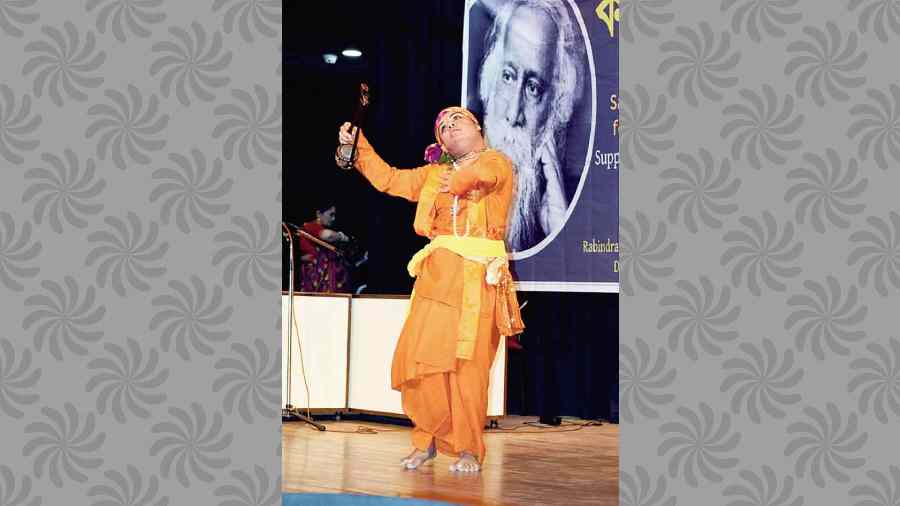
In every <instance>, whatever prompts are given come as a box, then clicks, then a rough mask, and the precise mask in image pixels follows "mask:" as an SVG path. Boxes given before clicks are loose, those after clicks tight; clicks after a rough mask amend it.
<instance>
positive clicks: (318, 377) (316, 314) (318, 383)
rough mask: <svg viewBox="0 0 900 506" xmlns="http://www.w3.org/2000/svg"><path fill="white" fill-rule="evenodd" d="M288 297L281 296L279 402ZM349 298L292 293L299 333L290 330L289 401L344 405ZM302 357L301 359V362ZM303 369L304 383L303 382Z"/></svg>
mask: <svg viewBox="0 0 900 506" xmlns="http://www.w3.org/2000/svg"><path fill="white" fill-rule="evenodd" d="M288 302H289V297H288V296H287V295H283V296H282V297H281V315H282V319H281V322H282V325H281V336H282V348H281V349H282V353H281V364H282V365H281V367H282V376H281V378H282V380H281V381H282V389H281V400H282V403H285V402H286V401H287V388H285V384H284V382H285V378H286V377H287V367H288V353H287V350H288V325H289V324H290V322H291V319H290V317H289V313H288V311H289V304H288ZM349 312H350V298H349V297H348V296H311V295H295V296H294V315H295V316H296V322H297V326H298V327H299V333H298V332H297V331H296V330H294V332H293V339H292V341H293V348H292V350H293V351H292V356H291V369H292V371H291V372H290V378H291V380H290V381H291V404H293V405H294V406H295V407H298V408H306V407H307V395H306V386H308V387H309V405H308V407H310V408H328V409H330V408H337V409H343V408H345V407H346V406H347V345H348V343H347V336H348V331H349V328H348V325H349V320H350V317H349ZM301 359H302V361H301ZM304 372H305V379H306V382H305V383H306V385H304Z"/></svg>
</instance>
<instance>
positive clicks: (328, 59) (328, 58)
mask: <svg viewBox="0 0 900 506" xmlns="http://www.w3.org/2000/svg"><path fill="white" fill-rule="evenodd" d="M322 58H323V59H324V60H325V63H327V64H329V65H334V64H335V63H337V55H336V54H334V53H325V54H323V55H322Z"/></svg>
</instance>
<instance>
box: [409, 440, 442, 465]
mask: <svg viewBox="0 0 900 506" xmlns="http://www.w3.org/2000/svg"><path fill="white" fill-rule="evenodd" d="M436 456H437V450H435V448H434V442H432V443H431V446H429V447H428V449H427V450H420V449H418V448H416V449H414V450H413V451H412V453H410V454H409V455H407V456H406V458H405V459H403V460H401V461H400V464H401V465H403V467H405V468H406V469H415V468H417V467H419V466H421V465H422V464H424V463H425V462H428V461H429V460H431V459H433V458H434V457H436Z"/></svg>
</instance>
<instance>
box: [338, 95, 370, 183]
mask: <svg viewBox="0 0 900 506" xmlns="http://www.w3.org/2000/svg"><path fill="white" fill-rule="evenodd" d="M368 106H369V85H368V84H366V83H360V84H359V102H358V103H357V104H356V112H354V113H353V121H351V122H350V126H351V128H352V127H356V134H355V135H354V136H353V144H341V145H340V146H338V147H337V150H336V151H335V153H334V161H335V162H336V163H337V166H338V167H340V168H342V169H344V170H350V169H352V168H353V166H354V165H355V164H356V161H357V160H358V159H359V153H358V152H357V151H356V145H357V143H358V142H359V133H360V131H361V130H362V122H363V118H364V117H365V113H366V108H367V107H368Z"/></svg>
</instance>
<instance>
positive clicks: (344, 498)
mask: <svg viewBox="0 0 900 506" xmlns="http://www.w3.org/2000/svg"><path fill="white" fill-rule="evenodd" d="M281 497H282V501H281V504H282V506H300V505H301V504H302V505H304V506H306V505H315V506H345V505H346V506H357V505H364V506H448V505H450V504H451V503H446V502H438V501H426V500H423V499H407V498H405V497H382V496H377V495H357V494H282V496H281Z"/></svg>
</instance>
